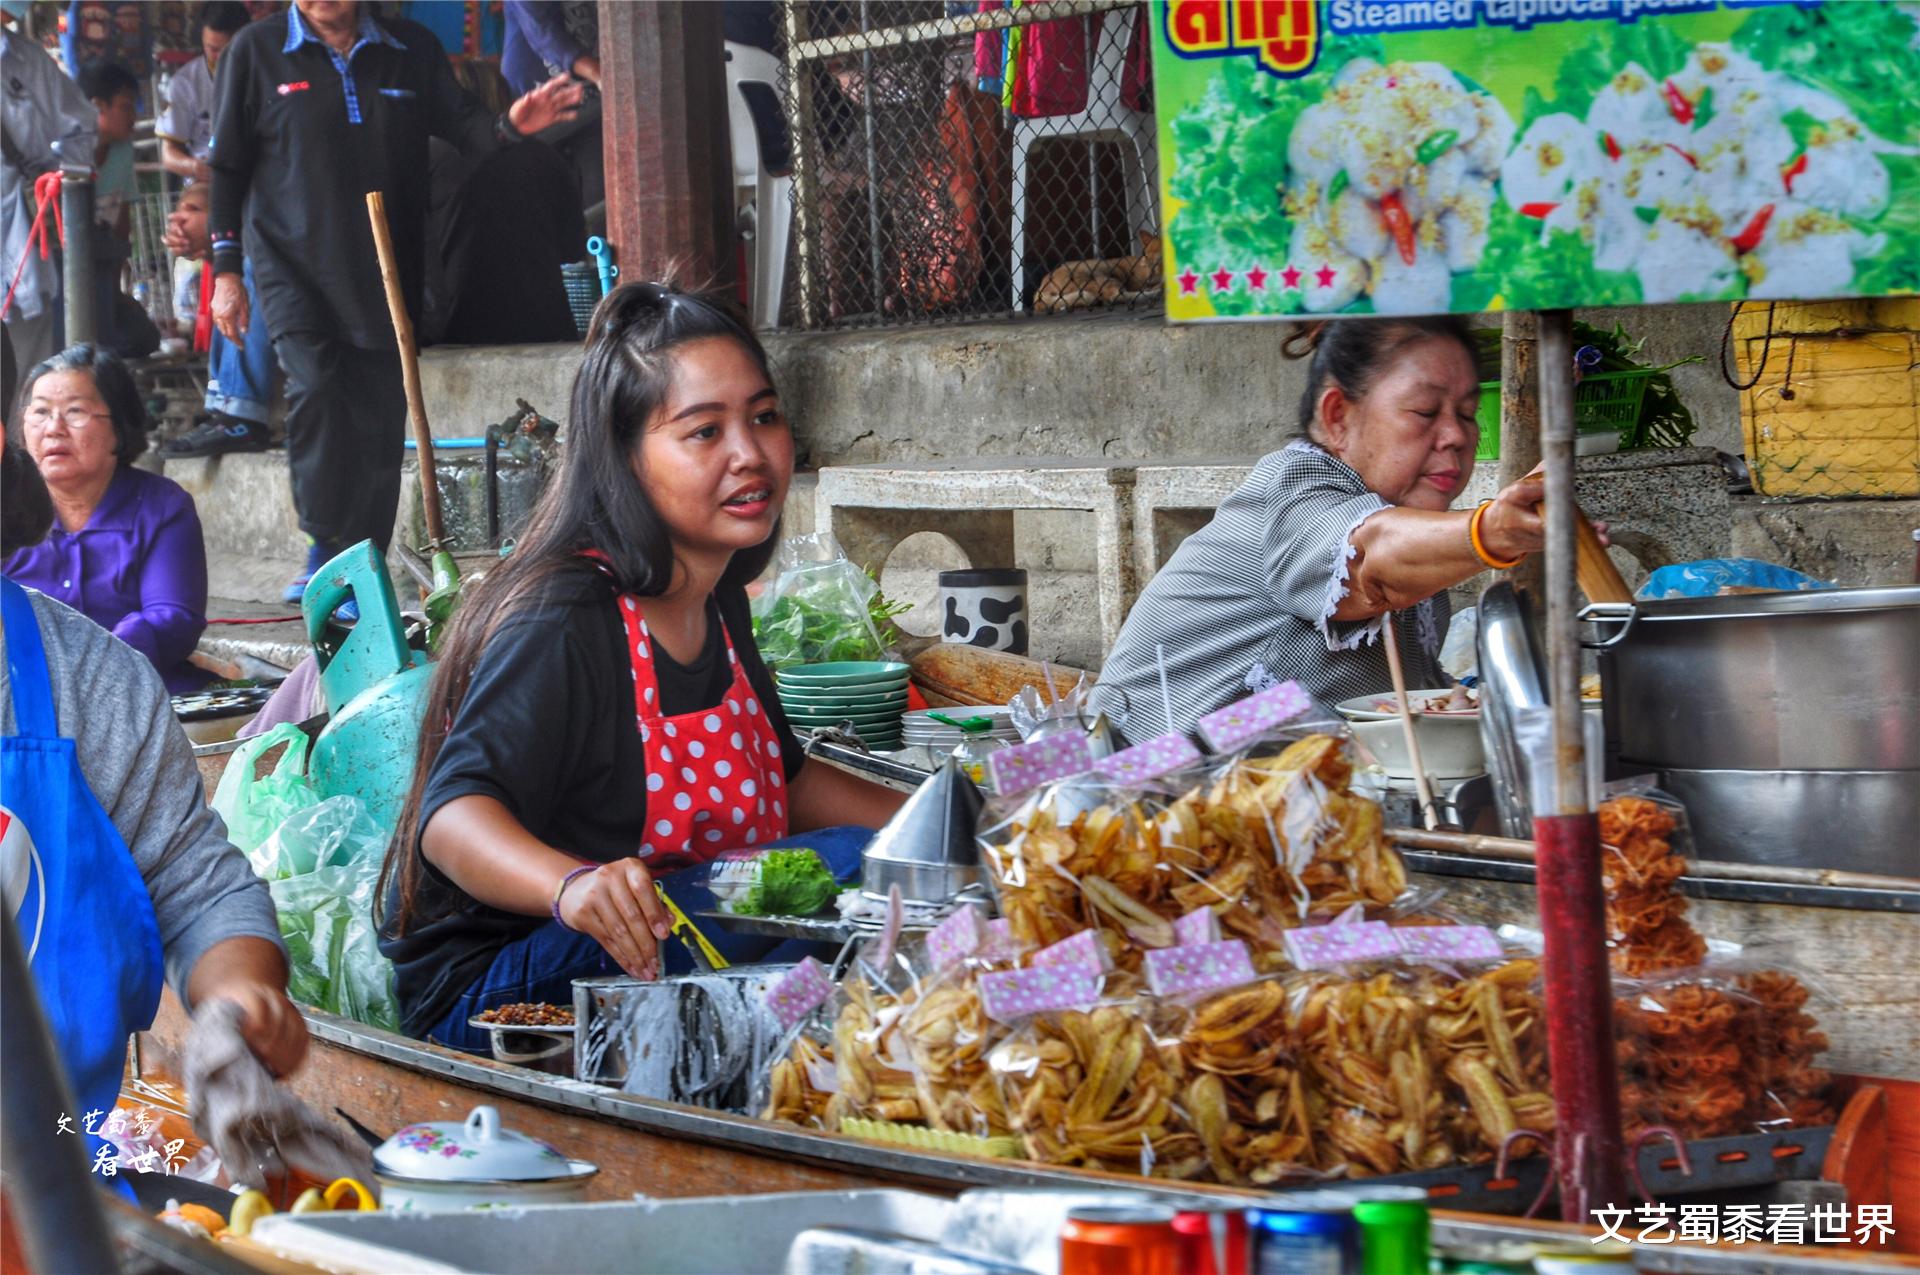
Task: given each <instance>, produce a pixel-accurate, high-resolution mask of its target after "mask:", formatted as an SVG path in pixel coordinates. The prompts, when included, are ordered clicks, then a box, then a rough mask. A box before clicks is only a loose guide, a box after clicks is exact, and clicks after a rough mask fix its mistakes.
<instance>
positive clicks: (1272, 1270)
mask: <svg viewBox="0 0 1920 1275" xmlns="http://www.w3.org/2000/svg"><path fill="white" fill-rule="evenodd" d="M1352 1209H1353V1206H1352V1204H1351V1202H1349V1201H1346V1200H1343V1199H1341V1198H1339V1197H1338V1196H1336V1195H1334V1194H1333V1193H1332V1192H1303V1193H1301V1194H1299V1195H1294V1196H1288V1197H1285V1199H1284V1202H1278V1201H1277V1202H1276V1203H1275V1206H1274V1207H1273V1208H1265V1209H1258V1210H1255V1212H1254V1215H1253V1275H1358V1272H1359V1270H1360V1228H1359V1224H1358V1223H1356V1222H1355V1221H1354V1220H1353V1212H1352Z"/></svg>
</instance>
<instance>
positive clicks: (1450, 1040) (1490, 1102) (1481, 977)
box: [1418, 958, 1554, 1160]
mask: <svg viewBox="0 0 1920 1275" xmlns="http://www.w3.org/2000/svg"><path fill="white" fill-rule="evenodd" d="M1418 997H1419V999H1420V1001H1421V1003H1422V1005H1423V1006H1424V1008H1425V1010H1426V1018H1425V1021H1424V1023H1423V1024H1422V1028H1423V1031H1424V1034H1425V1041H1426V1045H1427V1049H1428V1055H1429V1058H1430V1061H1431V1063H1432V1065H1433V1066H1434V1068H1435V1069H1436V1070H1437V1071H1438V1072H1439V1073H1440V1074H1441V1075H1443V1076H1445V1077H1446V1080H1447V1083H1448V1085H1449V1086H1450V1088H1451V1091H1452V1093H1453V1096H1454V1097H1455V1098H1456V1099H1457V1100H1458V1103H1459V1105H1458V1106H1456V1107H1455V1108H1454V1110H1453V1112H1452V1113H1451V1115H1450V1117H1449V1119H1448V1121H1447V1124H1448V1132H1449V1135H1450V1136H1451V1138H1452V1141H1453V1144H1454V1147H1455V1150H1456V1152H1457V1153H1458V1156H1459V1158H1461V1159H1463V1160H1482V1159H1485V1158H1487V1157H1488V1156H1490V1155H1493V1154H1495V1153H1497V1152H1498V1151H1499V1150H1500V1147H1501V1144H1502V1143H1503V1142H1505V1140H1506V1139H1507V1137H1508V1135H1510V1134H1511V1133H1513V1132H1514V1131H1515V1130H1516V1129H1531V1130H1532V1131H1534V1132H1535V1133H1542V1134H1544V1133H1547V1132H1549V1131H1550V1130H1551V1129H1552V1128H1553V1127H1554V1108H1553V1095H1552V1091H1551V1088H1550V1086H1549V1084H1548V1080H1547V1028H1546V999H1545V997H1544V995H1543V994H1542V991H1541V987H1540V966H1539V962H1537V961H1535V960H1533V959H1531V958H1521V959H1516V960H1507V961H1503V962H1501V963H1499V964H1496V965H1491V966H1487V967H1481V968H1476V969H1472V970H1471V971H1469V972H1467V973H1466V974H1465V976H1464V977H1455V976H1452V975H1449V974H1445V973H1442V972H1440V971H1438V970H1434V971H1430V972H1427V973H1426V974H1424V975H1423V976H1422V977H1421V981H1420V990H1419V993H1418ZM1511 1150H1512V1151H1513V1152H1515V1153H1518V1154H1528V1153H1531V1152H1533V1151H1535V1150H1538V1147H1537V1144H1535V1143H1534V1142H1533V1141H1532V1140H1530V1139H1521V1140H1519V1141H1517V1142H1515V1144H1514V1145H1513V1147H1512V1148H1511Z"/></svg>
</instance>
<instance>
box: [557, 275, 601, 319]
mask: <svg viewBox="0 0 1920 1275" xmlns="http://www.w3.org/2000/svg"><path fill="white" fill-rule="evenodd" d="M560 282H561V283H563V284H565V285H566V289H567V308H568V309H569V310H572V311H573V326H574V328H575V330H577V331H578V332H579V333H580V335H581V336H585V335H586V334H587V327H588V325H589V324H591V323H592V322H593V308H594V307H595V306H597V305H599V304H600V274H599V272H598V271H597V270H595V269H594V267H593V263H592V262H589V261H570V262H568V263H567V264H566V265H564V266H561V267H560Z"/></svg>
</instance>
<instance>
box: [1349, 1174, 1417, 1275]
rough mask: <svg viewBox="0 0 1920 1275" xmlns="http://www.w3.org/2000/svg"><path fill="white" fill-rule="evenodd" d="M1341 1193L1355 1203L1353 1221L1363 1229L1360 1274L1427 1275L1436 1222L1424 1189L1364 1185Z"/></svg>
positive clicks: (1361, 1234)
mask: <svg viewBox="0 0 1920 1275" xmlns="http://www.w3.org/2000/svg"><path fill="white" fill-rule="evenodd" d="M1340 1194H1342V1195H1344V1196H1347V1197H1349V1198H1351V1199H1352V1200H1353V1220H1354V1221H1355V1222H1357V1223H1359V1226H1360V1275H1427V1271H1428V1269H1429V1267H1431V1266H1432V1264H1433V1254H1432V1245H1433V1238H1432V1236H1433V1221H1432V1218H1431V1217H1430V1216H1429V1215H1428V1213H1427V1193H1426V1192H1425V1191H1424V1190H1422V1189H1421V1188H1419V1187H1417V1186H1384V1185H1383V1186H1365V1185H1362V1186H1355V1187H1345V1188H1342V1189H1341V1191H1340Z"/></svg>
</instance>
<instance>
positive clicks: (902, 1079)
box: [830, 971, 922, 1125]
mask: <svg viewBox="0 0 1920 1275" xmlns="http://www.w3.org/2000/svg"><path fill="white" fill-rule="evenodd" d="M841 992H842V994H843V995H844V996H845V998H846V1000H845V1003H843V1004H842V1005H841V1006H840V1012H839V1014H838V1015H836V1016H835V1018H834V1023H833V1061H834V1071H835V1073H836V1075H837V1076H838V1077H839V1082H840V1092H839V1093H838V1094H837V1095H835V1096H836V1098H837V1099H839V1103H838V1104H837V1105H835V1104H830V1108H831V1109H832V1111H833V1112H834V1113H835V1114H839V1115H850V1116H863V1117H866V1118H868V1119H872V1120H898V1121H903V1122H909V1123H911V1122H913V1121H918V1120H920V1119H921V1118H922V1117H921V1111H920V1096H919V1091H918V1090H917V1088H916V1087H915V1085H914V1079H913V1073H912V1072H911V1071H910V1070H909V1064H908V1062H907V1059H906V1057H905V1056H904V1052H903V1046H902V1043H901V1041H900V1038H899V1035H898V1033H897V1031H896V1030H895V1029H896V1027H897V1026H898V1024H899V1021H900V1015H901V1014H902V1013H903V1012H904V1010H905V1009H906V1007H907V1006H908V1005H910V1004H912V999H911V997H909V996H904V995H903V996H894V995H892V994H890V993H887V992H885V991H882V990H880V989H878V988H876V987H875V986H874V985H873V984H872V983H871V982H870V981H869V980H868V978H867V976H866V974H865V973H864V972H862V971H856V972H854V973H853V974H850V975H848V976H847V980H846V982H845V983H843V984H842V985H841ZM834 1123H835V1125H837V1124H838V1123H839V1122H838V1121H837V1120H835V1121H834Z"/></svg>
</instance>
